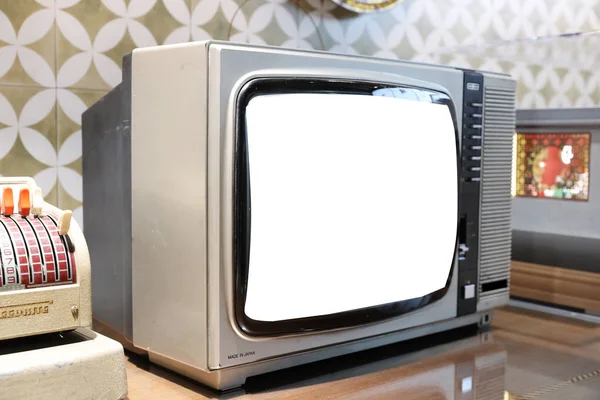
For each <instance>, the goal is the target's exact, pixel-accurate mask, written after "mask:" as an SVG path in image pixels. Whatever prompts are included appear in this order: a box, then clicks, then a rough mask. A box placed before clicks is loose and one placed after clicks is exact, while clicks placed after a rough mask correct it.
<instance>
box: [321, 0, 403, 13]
mask: <svg viewBox="0 0 600 400" xmlns="http://www.w3.org/2000/svg"><path fill="white" fill-rule="evenodd" d="M332 1H333V2H334V3H335V4H337V5H338V6H340V7H343V8H345V9H346V10H350V11H353V12H356V13H363V14H365V13H372V12H379V11H387V10H389V9H390V8H392V7H394V6H396V5H398V4H399V3H402V2H403V1H404V0H332Z"/></svg>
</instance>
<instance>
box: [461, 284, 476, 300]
mask: <svg viewBox="0 0 600 400" xmlns="http://www.w3.org/2000/svg"><path fill="white" fill-rule="evenodd" d="M463 298H464V299H465V300H468V299H473V298H475V285H465V286H463Z"/></svg>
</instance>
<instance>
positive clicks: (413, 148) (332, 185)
mask: <svg viewBox="0 0 600 400" xmlns="http://www.w3.org/2000/svg"><path fill="white" fill-rule="evenodd" d="M246 129H247V130H246V134H247V141H248V142H247V144H248V157H249V171H250V172H249V176H250V188H251V206H252V211H251V213H252V215H251V218H252V220H251V221H252V222H251V241H250V243H251V247H250V261H249V269H248V281H247V294H246V304H245V310H244V311H245V313H246V315H247V316H248V317H249V318H251V319H254V320H257V321H270V322H273V321H281V320H288V319H295V318H305V317H314V316H322V315H329V314H335V313H340V312H344V311H350V310H357V309H362V308H366V307H373V306H378V305H383V304H388V303H394V302H398V301H401V300H407V299H412V298H417V297H422V296H425V295H427V294H430V293H432V292H435V291H437V290H439V289H442V288H444V287H445V285H446V282H447V279H448V275H449V273H450V268H451V266H452V262H453V258H454V252H455V244H456V232H457V209H458V204H457V201H458V199H457V197H458V194H457V190H458V182H457V179H458V177H457V158H456V138H455V131H454V125H453V121H452V116H451V114H450V110H449V108H448V107H447V106H445V105H441V104H434V103H428V102H420V101H411V100H404V99H399V98H393V97H382V96H369V95H356V94H325V93H297V94H266V95H259V96H256V97H254V98H252V99H251V100H250V101H249V103H248V105H247V108H246Z"/></svg>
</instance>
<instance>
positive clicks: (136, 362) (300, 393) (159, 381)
mask: <svg viewBox="0 0 600 400" xmlns="http://www.w3.org/2000/svg"><path fill="white" fill-rule="evenodd" d="M127 358H128V361H127V377H128V383H129V395H128V399H130V400H142V399H144V400H146V399H169V400H191V399H218V398H224V399H225V398H227V399H230V398H240V399H275V398H276V399H388V398H394V399H407V400H420V399H432V400H435V399H440V400H442V399H444V400H451V399H456V400H458V399H465V400H466V399H469V400H475V399H477V400H492V399H498V400H501V399H515V400H521V399H525V398H532V399H533V398H536V399H537V398H539V399H540V400H554V399H556V400H558V399H561V400H562V399H567V398H568V399H571V400H578V399H581V400H584V399H590V400H591V399H600V327H599V326H597V325H593V324H588V323H582V322H578V321H575V320H566V319H560V318H557V317H550V316H547V315H542V314H534V313H531V312H526V311H522V310H517V309H510V308H507V309H503V310H498V311H497V312H496V315H495V318H494V323H493V326H492V329H491V330H488V331H486V332H474V331H473V330H462V331H458V332H453V333H452V334H451V335H448V334H440V335H437V336H434V337H429V338H425V339H417V340H414V341H410V342H408V343H399V344H395V345H391V346H386V347H383V348H378V349H372V350H368V351H365V352H361V353H357V354H351V355H348V356H343V357H339V358H336V359H332V360H325V361H321V362H317V363H313V364H308V365H304V366H300V367H296V368H293V369H290V370H284V371H278V372H275V373H271V374H266V375H263V376H260V377H256V378H251V379H249V380H248V382H247V384H246V386H245V387H244V388H243V389H240V390H237V391H233V392H227V393H218V392H216V391H213V390H211V389H209V388H207V387H205V386H202V385H199V384H197V383H194V382H192V381H190V380H188V379H186V378H183V377H181V376H179V375H177V374H175V373H172V372H169V371H167V370H165V369H162V368H160V367H157V366H154V365H151V364H149V363H148V362H146V361H145V360H144V359H142V358H140V357H138V356H136V355H134V354H129V353H128V354H127ZM571 378H578V379H575V380H576V382H575V383H571V382H567V381H568V380H569V379H571ZM540 393H541V394H540ZM526 394H530V395H531V396H533V397H527V396H524V395H526Z"/></svg>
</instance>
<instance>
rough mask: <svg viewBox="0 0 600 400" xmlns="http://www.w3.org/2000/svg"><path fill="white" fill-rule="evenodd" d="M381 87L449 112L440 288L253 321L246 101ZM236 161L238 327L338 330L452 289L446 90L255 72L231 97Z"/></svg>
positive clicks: (258, 331) (277, 332) (268, 331)
mask: <svg viewBox="0 0 600 400" xmlns="http://www.w3.org/2000/svg"><path fill="white" fill-rule="evenodd" d="M381 89H401V90H404V91H415V92H418V93H419V94H420V95H421V96H417V98H418V99H417V98H415V99H408V100H414V101H426V100H425V99H428V100H429V102H431V103H434V104H443V105H445V106H447V107H448V108H449V111H450V114H451V116H452V121H453V125H454V133H455V144H456V160H457V196H458V198H457V209H456V235H455V251H454V255H453V259H452V263H451V265H450V270H449V274H448V278H447V280H446V284H445V286H444V287H443V288H441V289H439V290H437V291H435V292H432V293H429V294H427V295H425V296H422V297H417V298H413V299H407V300H402V301H398V302H394V303H388V304H381V305H378V306H373V307H367V308H361V309H355V310H349V311H344V312H340V313H335V314H329V315H319V316H313V317H307V318H297V319H288V320H281V321H257V320H253V319H251V318H249V317H248V316H247V315H246V314H245V303H246V294H247V283H248V269H249V254H250V231H251V192H250V182H249V181H250V176H249V170H248V153H247V139H246V134H247V133H246V118H245V109H246V106H247V105H248V103H249V101H250V100H251V99H252V98H253V97H256V96H260V95H268V94H291V93H333V94H340V93H341V94H356V95H374V91H376V90H381ZM234 126H235V132H234V162H233V164H234V165H233V238H232V240H233V243H232V244H233V286H234V287H233V296H234V299H233V306H234V313H235V321H236V323H237V324H238V326H239V328H240V329H241V330H242V331H243V332H244V333H246V334H248V335H249V336H283V335H290V334H298V333H307V332H316V331H325V330H336V329H343V328H350V327H356V326H361V325H366V324H369V323H374V322H379V321H383V320H386V319H389V318H393V317H398V316H401V315H404V314H407V313H409V312H412V311H415V310H417V309H419V308H422V307H425V306H427V305H430V304H432V303H434V302H436V301H438V300H440V299H441V298H443V297H444V296H445V295H446V293H447V292H448V290H449V289H450V285H451V281H452V276H453V273H454V268H455V264H456V258H457V246H458V229H459V227H458V224H459V219H460V218H459V202H460V167H461V158H460V157H461V152H460V140H459V129H458V123H457V117H456V108H455V106H454V103H453V101H452V99H451V98H450V96H448V95H447V94H446V93H443V92H440V91H436V90H432V89H429V88H425V87H417V86H410V85H398V84H388V83H382V82H374V81H366V80H361V81H354V80H348V79H329V78H328V79H324V78H321V79H319V78H304V77H303V78H291V79H290V78H283V77H277V78H273V77H271V78H269V77H265V78H254V79H252V80H250V81H249V82H247V83H246V84H245V85H244V86H243V87H242V88H241V89H240V91H239V92H238V96H237V99H236V102H235V125H234Z"/></svg>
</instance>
